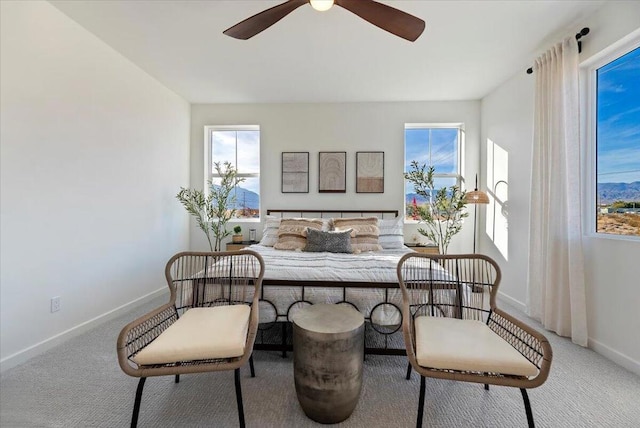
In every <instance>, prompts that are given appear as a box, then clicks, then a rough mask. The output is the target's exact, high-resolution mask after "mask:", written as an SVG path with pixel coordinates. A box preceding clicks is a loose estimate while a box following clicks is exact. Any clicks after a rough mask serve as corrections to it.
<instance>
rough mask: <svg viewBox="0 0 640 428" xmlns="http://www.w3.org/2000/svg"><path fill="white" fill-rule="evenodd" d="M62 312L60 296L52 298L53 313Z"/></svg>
mask: <svg viewBox="0 0 640 428" xmlns="http://www.w3.org/2000/svg"><path fill="white" fill-rule="evenodd" d="M59 310H60V296H56V297H52V298H51V313H54V312H58V311H59Z"/></svg>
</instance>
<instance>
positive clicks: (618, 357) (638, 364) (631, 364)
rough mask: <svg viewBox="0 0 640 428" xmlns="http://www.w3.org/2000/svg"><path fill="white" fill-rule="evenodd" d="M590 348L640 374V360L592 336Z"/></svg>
mask: <svg viewBox="0 0 640 428" xmlns="http://www.w3.org/2000/svg"><path fill="white" fill-rule="evenodd" d="M589 348H590V349H593V350H594V351H595V352H596V353H598V354H600V355H602V356H603V357H605V358H607V359H608V360H611V361H613V362H614V363H616V364H617V365H619V366H622V367H624V368H625V369H627V370H629V371H630V372H632V373H635V374H637V375H638V376H640V361H635V360H633V359H632V358H631V357H628V356H626V355H624V354H622V353H620V352H618V351H616V350H615V349H612V348H610V347H608V346H607V345H605V344H603V343H600V342H598V341H597V340H594V339H591V338H590V339H589Z"/></svg>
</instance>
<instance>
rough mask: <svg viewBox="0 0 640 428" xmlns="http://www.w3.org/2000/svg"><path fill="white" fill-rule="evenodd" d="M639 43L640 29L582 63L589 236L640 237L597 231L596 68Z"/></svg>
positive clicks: (584, 203)
mask: <svg viewBox="0 0 640 428" xmlns="http://www.w3.org/2000/svg"><path fill="white" fill-rule="evenodd" d="M638 47H640V29H638V30H636V31H634V32H632V33H631V34H629V35H628V36H626V37H624V38H623V39H621V40H619V41H618V42H616V43H614V44H613V45H611V46H609V47H608V48H606V49H604V50H602V51H601V52H600V53H598V54H596V55H593V56H592V57H591V58H589V59H587V60H586V61H584V62H583V63H582V64H580V86H581V87H580V94H581V95H583V96H582V109H581V115H580V116H581V122H582V125H581V134H582V136H583V137H582V147H583V148H584V150H585V153H584V156H583V157H582V166H583V174H582V175H583V178H582V183H583V192H582V193H583V196H582V212H583V214H584V215H583V225H582V231H583V234H584V235H585V236H587V237H590V238H602V239H615V240H623V241H640V237H638V236H632V235H615V234H609V233H601V232H597V231H596V221H597V218H596V216H597V213H596V210H595V209H594V208H595V207H596V204H597V198H596V192H597V183H598V177H597V163H598V155H597V125H598V123H597V115H596V113H597V108H596V107H597V106H596V103H597V89H598V88H597V78H596V71H597V70H598V69H599V68H601V67H603V66H605V65H607V64H609V63H610V62H612V61H615V60H616V59H618V58H620V57H621V56H623V55H625V54H627V53H629V52H631V51H632V50H634V49H636V48H638Z"/></svg>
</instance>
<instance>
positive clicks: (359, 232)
mask: <svg viewBox="0 0 640 428" xmlns="http://www.w3.org/2000/svg"><path fill="white" fill-rule="evenodd" d="M332 223H333V227H334V229H335V230H336V231H345V230H347V229H353V232H352V233H351V248H352V250H353V252H354V253H360V252H362V251H380V250H382V247H381V246H380V244H379V243H378V236H379V235H380V229H379V228H378V218H377V217H352V218H334V219H332Z"/></svg>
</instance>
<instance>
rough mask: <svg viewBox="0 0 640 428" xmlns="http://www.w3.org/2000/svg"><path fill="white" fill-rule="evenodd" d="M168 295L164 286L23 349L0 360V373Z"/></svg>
mask: <svg viewBox="0 0 640 428" xmlns="http://www.w3.org/2000/svg"><path fill="white" fill-rule="evenodd" d="M168 293H169V291H168V290H167V287H166V286H165V287H162V288H160V289H158V290H156V291H152V292H151V293H149V294H146V295H144V296H142V297H140V298H138V299H135V300H133V301H131V302H129V303H125V304H124V305H122V306H120V307H117V308H115V309H113V310H111V311H109V312H106V313H104V314H102V315H99V316H97V317H95V318H93V319H90V320H89V321H85V322H83V323H82V324H79V325H77V326H75V327H72V328H70V329H68V330H65V331H63V332H62V333H59V334H56V335H55V336H52V337H50V338H48V339H45V340H43V341H42V342H39V343H36V344H35V345H32V346H29V347H28V348H25V349H23V350H22V351H18V352H16V353H15V354H12V355H9V356H7V357H5V358H3V359H2V360H0V373H1V372H4V371H5V370H8V369H10V368H12V367H15V366H17V365H19V364H22V363H24V362H25V361H27V360H28V359H30V358H33V357H35V356H36V355H39V354H42V353H43V352H45V351H48V350H49V349H51V348H53V347H54V346H57V345H59V344H61V343H63V342H65V341H67V340H69V339H71V338H73V337H76V336H79V335H80V334H82V333H85V332H87V331H89V330H91V329H92V328H95V327H97V326H98V325H100V324H102V323H105V322H107V321H110V320H112V319H114V318H117V317H119V316H120V315H122V314H124V313H126V312H128V311H130V310H131V309H133V308H134V307H136V306H139V305H142V304H144V303H146V302H148V301H150V300H153V299H155V298H156V297H160V296H162V295H163V294H168Z"/></svg>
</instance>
